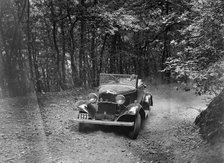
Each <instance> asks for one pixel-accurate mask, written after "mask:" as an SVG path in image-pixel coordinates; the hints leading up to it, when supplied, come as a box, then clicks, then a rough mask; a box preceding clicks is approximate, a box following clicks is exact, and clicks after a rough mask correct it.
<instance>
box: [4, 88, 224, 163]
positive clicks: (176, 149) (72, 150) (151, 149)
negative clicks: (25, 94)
mask: <svg viewBox="0 0 224 163" xmlns="http://www.w3.org/2000/svg"><path fill="white" fill-rule="evenodd" d="M151 91H152V94H153V95H154V107H153V109H152V111H151V113H150V115H149V117H148V119H147V120H146V121H145V123H144V125H143V128H142V130H141V132H140V134H139V137H138V138H137V139H136V140H130V139H129V138H128V137H126V136H125V135H124V134H122V132H120V131H119V128H114V127H101V126H89V127H88V131H86V132H79V131H78V124H77V123H75V122H74V121H72V119H73V118H74V117H76V116H77V110H74V108H75V102H76V101H77V100H78V99H81V98H82V95H83V94H87V92H85V93H83V92H81V91H80V92H75V93H69V94H65V93H64V94H63V93H62V94H60V95H55V94H52V95H51V94H47V95H41V96H40V98H39V105H40V109H39V107H38V105H37V103H35V100H34V101H29V100H27V99H23V100H21V99H20V100H19V102H18V101H15V100H11V101H10V100H6V99H4V100H2V101H1V103H0V106H1V108H0V116H1V119H0V120H1V125H0V128H1V137H0V147H1V149H0V162H29V163H30V162H41V163H42V162H43V163H44V162H52V163H53V162H54V163H76V162H77V163H81V162H82V163H92V162H96V163H105V162H110V163H115V162H116V163H118V162H120V163H137V162H139V163H143V162H150V163H151V162H205V161H207V162H211V161H214V160H215V161H216V162H219V161H223V158H222V155H221V154H222V152H223V151H222V150H218V152H215V153H214V152H212V153H210V154H209V153H208V152H207V153H208V154H207V155H208V156H206V157H205V156H202V155H203V151H201V148H202V146H203V147H206V145H205V143H204V142H203V141H202V140H201V139H200V137H199V136H198V132H197V129H196V128H195V127H194V125H193V124H192V123H193V121H194V119H195V117H196V116H197V115H198V114H199V111H198V109H199V110H200V109H204V108H205V107H206V106H205V101H204V100H203V97H198V96H194V95H192V92H180V91H176V90H175V89H174V87H173V86H170V87H169V86H160V87H158V88H156V89H155V88H154V90H151ZM34 99H35V98H34ZM6 101H7V102H6ZM21 101H23V102H21ZM40 113H41V114H40ZM200 152H201V153H202V154H201V153H200ZM219 152H220V153H219ZM209 159H210V160H209Z"/></svg>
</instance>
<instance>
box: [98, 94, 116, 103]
mask: <svg viewBox="0 0 224 163" xmlns="http://www.w3.org/2000/svg"><path fill="white" fill-rule="evenodd" d="M99 99H102V100H103V101H106V102H115V95H114V94H111V93H106V92H105V93H101V94H100V96H99Z"/></svg>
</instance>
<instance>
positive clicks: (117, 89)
mask: <svg viewBox="0 0 224 163" xmlns="http://www.w3.org/2000/svg"><path fill="white" fill-rule="evenodd" d="M145 88H146V86H145V85H144V84H143V82H142V80H141V79H139V78H138V76H137V75H128V74H105V73H101V74H100V86H99V93H98V95H97V94H95V93H90V94H89V95H88V99H89V100H88V102H86V103H82V104H80V105H78V110H79V114H78V117H77V119H75V121H78V122H79V123H81V124H83V123H88V124H98V125H110V126H125V127H127V128H128V134H129V136H130V138H132V139H136V138H137V136H138V134H139V130H140V127H141V122H142V120H143V119H145V118H146V117H147V116H148V113H149V111H150V110H151V106H152V105H153V99H152V95H151V94H150V93H147V92H145ZM81 124H80V125H81Z"/></svg>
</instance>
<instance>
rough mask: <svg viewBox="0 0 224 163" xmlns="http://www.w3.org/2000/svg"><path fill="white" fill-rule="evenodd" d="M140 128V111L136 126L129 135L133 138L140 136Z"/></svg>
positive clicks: (136, 118)
mask: <svg viewBox="0 0 224 163" xmlns="http://www.w3.org/2000/svg"><path fill="white" fill-rule="evenodd" d="M140 128H141V116H140V114H139V113H138V114H137V115H136V117H135V122H134V126H133V127H132V128H131V129H130V131H129V137H130V138H131V139H136V138H137V137H138V134H139V131H140Z"/></svg>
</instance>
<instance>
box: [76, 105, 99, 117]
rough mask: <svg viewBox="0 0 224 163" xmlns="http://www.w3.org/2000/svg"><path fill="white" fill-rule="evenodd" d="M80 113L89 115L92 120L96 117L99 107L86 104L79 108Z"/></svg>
mask: <svg viewBox="0 0 224 163" xmlns="http://www.w3.org/2000/svg"><path fill="white" fill-rule="evenodd" d="M77 108H78V110H79V113H87V114H89V116H90V117H91V118H93V117H94V115H95V113H96V112H97V110H98V105H97V104H96V103H89V102H84V103H82V104H80V105H78V106H77Z"/></svg>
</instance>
